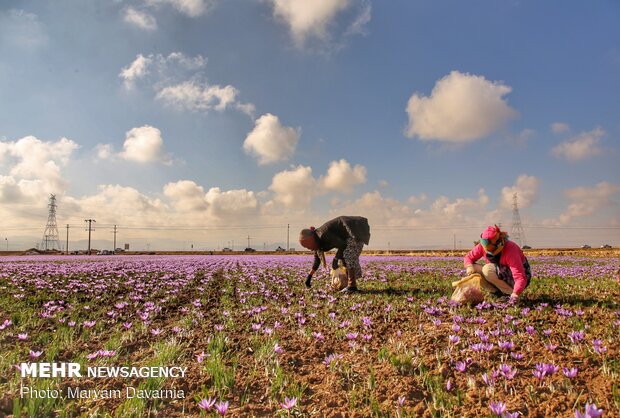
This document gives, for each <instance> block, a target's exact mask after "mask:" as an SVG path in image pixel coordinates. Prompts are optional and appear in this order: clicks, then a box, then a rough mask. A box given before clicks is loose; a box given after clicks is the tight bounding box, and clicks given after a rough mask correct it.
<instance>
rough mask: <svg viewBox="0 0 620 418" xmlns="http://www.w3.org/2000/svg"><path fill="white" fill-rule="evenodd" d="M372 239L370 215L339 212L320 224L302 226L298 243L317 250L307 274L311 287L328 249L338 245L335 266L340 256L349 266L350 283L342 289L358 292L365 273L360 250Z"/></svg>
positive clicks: (348, 291) (348, 280)
mask: <svg viewBox="0 0 620 418" xmlns="http://www.w3.org/2000/svg"><path fill="white" fill-rule="evenodd" d="M369 241H370V226H369V225H368V219H366V218H363V217H361V216H339V217H337V218H334V219H332V220H330V221H327V222H325V223H324V224H323V225H321V226H320V227H318V228H314V227H310V228H308V229H302V230H301V232H300V233H299V243H300V244H301V245H302V246H303V247H304V248H307V249H309V250H311V251H314V263H313V264H312V270H311V271H310V274H308V277H307V278H306V287H310V286H311V283H312V276H313V275H314V273H315V272H316V271H317V270H318V268H319V266H320V265H321V264H322V265H323V266H324V267H325V268H327V264H326V262H325V251H329V250H331V249H334V248H336V249H337V252H336V256H335V257H334V260H333V262H332V267H333V268H334V269H335V268H338V260H342V261H343V264H344V266H345V267H346V268H347V287H346V288H344V289H343V290H342V292H343V293H351V292H357V279H359V278H360V277H362V267H361V266H360V254H361V253H362V247H363V246H364V244H366V245H368V242H369Z"/></svg>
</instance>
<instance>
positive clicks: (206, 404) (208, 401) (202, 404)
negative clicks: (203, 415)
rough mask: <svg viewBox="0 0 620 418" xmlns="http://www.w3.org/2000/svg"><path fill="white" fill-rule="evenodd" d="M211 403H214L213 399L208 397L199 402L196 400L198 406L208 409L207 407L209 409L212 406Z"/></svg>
mask: <svg viewBox="0 0 620 418" xmlns="http://www.w3.org/2000/svg"><path fill="white" fill-rule="evenodd" d="M213 405H215V399H213V398H211V397H209V398H208V399H203V400H201V401H200V402H198V408H200V409H202V410H205V411H208V410H209V409H211V408H212V407H213Z"/></svg>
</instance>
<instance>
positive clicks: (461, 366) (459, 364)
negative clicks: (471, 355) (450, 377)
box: [454, 361, 467, 373]
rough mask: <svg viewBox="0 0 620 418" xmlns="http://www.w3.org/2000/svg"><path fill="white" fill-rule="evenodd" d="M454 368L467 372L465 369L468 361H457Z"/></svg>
mask: <svg viewBox="0 0 620 418" xmlns="http://www.w3.org/2000/svg"><path fill="white" fill-rule="evenodd" d="M454 368H455V369H456V370H457V371H459V372H461V373H463V372H465V370H467V363H465V362H464V361H457V362H456V364H455V365H454Z"/></svg>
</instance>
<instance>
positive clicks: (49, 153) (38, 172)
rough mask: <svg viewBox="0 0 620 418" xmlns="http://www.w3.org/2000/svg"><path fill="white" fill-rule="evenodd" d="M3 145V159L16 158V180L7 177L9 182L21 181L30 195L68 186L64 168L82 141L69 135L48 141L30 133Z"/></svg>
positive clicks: (13, 175) (0, 152)
mask: <svg viewBox="0 0 620 418" xmlns="http://www.w3.org/2000/svg"><path fill="white" fill-rule="evenodd" d="M0 145H1V146H0V162H2V161H4V160H9V159H12V162H13V164H12V168H11V169H10V171H9V174H10V176H11V178H12V180H9V179H5V182H4V185H5V186H6V185H9V184H13V185H17V186H18V187H19V188H20V190H21V192H22V193H24V194H27V195H38V194H48V193H60V192H61V191H64V190H65V189H66V187H67V182H66V181H65V180H64V179H63V177H62V173H61V171H62V168H63V167H65V166H66V165H67V164H68V162H69V158H70V156H71V154H72V153H73V151H74V150H76V149H77V148H78V144H76V143H75V142H73V141H71V140H69V139H67V138H61V139H60V140H58V141H56V142H44V141H41V140H40V139H37V138H36V137H34V136H27V137H24V138H21V139H19V140H17V141H15V142H1V143H0ZM16 179H19V180H17V181H16Z"/></svg>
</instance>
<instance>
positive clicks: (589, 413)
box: [575, 403, 604, 418]
mask: <svg viewBox="0 0 620 418" xmlns="http://www.w3.org/2000/svg"><path fill="white" fill-rule="evenodd" d="M603 412H604V411H603V410H602V409H599V408H597V406H596V405H595V404H589V403H587V404H586V409H585V412H584V413H583V414H582V413H581V412H580V411H578V410H575V418H598V417H600V416H601V415H603Z"/></svg>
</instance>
